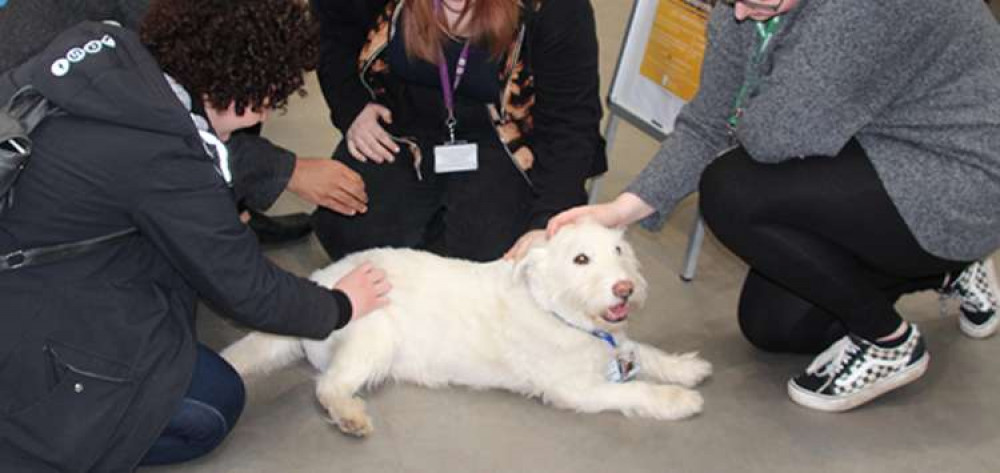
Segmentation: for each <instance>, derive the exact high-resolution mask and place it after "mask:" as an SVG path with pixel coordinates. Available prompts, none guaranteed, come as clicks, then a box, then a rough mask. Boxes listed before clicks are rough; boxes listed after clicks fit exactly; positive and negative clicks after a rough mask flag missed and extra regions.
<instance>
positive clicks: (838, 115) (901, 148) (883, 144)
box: [626, 0, 1000, 261]
mask: <svg viewBox="0 0 1000 473" xmlns="http://www.w3.org/2000/svg"><path fill="white" fill-rule="evenodd" d="M752 23H753V22H752V21H749V20H748V21H744V22H738V21H736V20H735V19H734V17H733V12H732V9H731V8H730V7H726V6H724V5H721V4H720V6H719V7H717V8H716V9H715V11H714V12H713V14H712V17H711V20H710V22H709V33H708V50H707V52H706V55H705V61H704V64H703V66H702V77H701V86H700V89H699V91H698V94H697V95H696V96H695V98H694V99H693V100H692V101H691V102H690V103H689V104H687V106H685V107H684V109H683V110H682V111H681V113H680V116H679V117H678V119H677V123H676V125H675V130H674V132H673V133H672V134H671V135H670V137H669V138H667V140H665V141H664V142H663V144H662V146H661V148H660V150H659V152H658V153H657V154H656V156H655V157H654V158H653V159H652V161H651V162H650V163H649V165H648V166H647V167H646V169H645V170H643V172H642V173H641V174H640V175H639V176H638V177H637V178H636V179H635V181H633V182H632V183H631V185H630V186H629V187H628V188H627V189H626V190H627V191H628V192H632V193H635V194H637V195H638V196H639V197H640V198H642V200H644V201H645V202H647V203H648V204H650V205H652V206H653V207H655V208H656V209H657V213H655V214H654V215H652V216H651V217H649V218H647V219H646V220H645V221H643V222H642V223H643V224H644V225H645V226H647V227H650V228H656V227H658V226H659V225H661V224H662V222H663V220H664V219H665V217H666V215H667V214H668V213H669V212H670V211H671V210H672V209H673V207H674V206H675V205H676V204H677V202H678V201H679V200H680V199H682V198H683V197H685V196H686V195H688V194H690V193H692V192H694V191H695V190H696V188H697V183H698V179H699V176H700V175H701V173H702V171H703V170H704V169H705V167H706V166H707V165H708V164H709V162H711V161H712V159H714V157H715V156H717V155H718V154H719V153H720V152H721V151H722V150H724V149H725V148H727V147H728V145H729V141H728V138H727V133H726V128H725V119H726V118H727V117H728V116H729V115H730V113H731V111H732V106H733V100H734V98H735V96H736V94H737V91H738V90H739V88H740V86H741V84H742V83H743V78H744V74H745V72H746V70H747V62H748V59H749V56H750V54H751V52H752V51H753V50H754V49H755V48H756V45H757V37H756V33H755V31H754V26H753V24H752ZM765 54H766V55H767V56H766V59H765V60H764V61H763V62H762V63H761V65H760V69H759V70H758V71H757V72H758V73H759V74H760V75H761V76H762V79H761V81H760V82H759V85H758V87H757V88H756V89H755V90H754V91H753V92H752V93H751V94H750V96H751V98H750V99H749V102H748V104H747V106H746V110H745V114H744V115H743V118H742V120H741V122H740V125H739V128H738V129H737V132H736V138H737V139H738V141H739V143H740V144H741V145H742V146H743V147H744V148H745V149H746V150H747V151H748V152H749V154H750V155H751V156H752V157H753V158H754V159H755V160H757V161H759V162H763V163H777V162H781V161H785V160H788V159H795V158H798V157H803V156H834V155H836V154H837V152H838V151H839V150H840V149H841V148H842V147H843V146H844V145H845V144H846V143H847V142H848V140H849V139H850V138H851V137H856V138H857V139H858V141H859V142H860V143H861V145H862V147H863V148H864V149H865V151H866V152H867V153H868V155H869V157H870V159H871V161H872V164H873V165H874V167H875V169H876V171H877V173H878V175H879V177H880V178H881V180H882V182H883V184H884V186H885V188H886V190H887V191H888V193H889V196H890V198H891V199H892V201H893V203H894V204H895V205H896V208H897V209H898V210H899V213H900V215H902V217H903V220H904V221H905V222H906V224H907V225H908V226H909V228H910V230H911V231H912V232H913V234H914V235H915V236H916V238H917V240H918V241H919V242H920V244H921V246H922V247H923V248H924V249H925V250H927V251H928V252H930V253H932V254H934V255H936V256H939V257H942V258H946V259H951V260H957V261H971V260H975V259H979V258H982V257H983V256H986V255H988V254H990V253H991V252H992V251H994V250H995V249H996V248H997V247H998V246H1000V26H998V25H997V23H996V20H995V19H994V18H993V17H992V16H991V15H990V13H989V11H988V8H987V7H986V6H985V5H984V4H983V2H981V1H979V0H948V1H941V0H800V2H799V5H798V6H797V7H796V8H794V9H793V10H792V11H790V12H788V13H786V14H785V18H783V20H782V26H781V28H780V30H779V32H778V33H777V35H776V36H775V38H774V40H772V42H771V45H770V46H769V51H766V52H765ZM817 178H822V177H821V176H817Z"/></svg>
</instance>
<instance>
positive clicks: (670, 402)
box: [649, 386, 705, 420]
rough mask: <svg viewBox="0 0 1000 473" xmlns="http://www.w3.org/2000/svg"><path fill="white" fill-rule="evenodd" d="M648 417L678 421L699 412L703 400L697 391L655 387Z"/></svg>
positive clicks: (672, 387) (703, 402) (677, 387)
mask: <svg viewBox="0 0 1000 473" xmlns="http://www.w3.org/2000/svg"><path fill="white" fill-rule="evenodd" d="M654 396H655V404H654V405H653V406H652V409H651V412H650V413H649V414H650V417H653V418H656V419H662V420H678V419H683V418H685V417H691V416H693V415H695V414H697V413H699V412H701V409H702V406H704V404H705V400H704V399H703V398H702V397H701V394H700V393H698V391H693V390H691V389H687V388H682V387H679V386H656V387H655V394H654Z"/></svg>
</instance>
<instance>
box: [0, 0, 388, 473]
mask: <svg viewBox="0 0 1000 473" xmlns="http://www.w3.org/2000/svg"><path fill="white" fill-rule="evenodd" d="M310 20H311V18H310V16H309V14H308V10H307V8H306V7H305V6H304V5H302V4H300V3H298V2H291V1H288V0H242V1H239V2H232V1H228V0H154V2H153V4H152V6H151V7H150V13H149V16H148V17H147V19H146V22H145V24H144V28H143V33H142V38H141V41H140V38H139V37H138V36H137V35H136V34H135V33H133V32H131V31H130V30H127V29H124V28H121V27H118V26H116V25H112V24H106V23H94V22H90V23H82V24H79V25H78V26H76V27H73V28H72V29H70V30H68V31H66V32H65V33H63V34H61V35H60V36H58V37H57V38H56V39H55V40H54V41H53V42H52V43H51V44H50V45H49V47H47V48H46V49H45V50H44V51H42V52H41V53H39V54H38V55H36V56H34V57H33V58H32V59H31V60H29V61H28V62H27V63H25V64H24V65H22V66H20V67H18V68H17V69H15V70H14V71H13V73H12V74H6V75H3V76H0V93H2V92H3V91H4V90H6V89H8V87H7V86H6V85H5V84H7V83H10V84H15V85H17V84H21V85H23V84H31V85H33V86H34V87H35V88H36V89H37V90H38V91H39V92H40V93H41V94H42V95H44V96H45V97H46V98H47V99H48V100H49V101H50V102H51V103H52V104H54V105H55V106H57V107H58V108H59V109H60V112H59V113H58V114H57V115H54V116H50V117H48V118H46V119H45V120H44V121H43V122H42V123H41V124H40V125H39V126H38V127H37V128H35V130H34V132H33V133H32V135H31V138H32V141H33V153H32V156H31V158H30V161H29V162H28V165H27V167H26V168H25V169H24V171H23V172H21V174H20V177H19V179H18V181H17V183H16V186H15V188H14V191H15V198H14V199H13V205H12V206H11V207H10V208H8V209H7V210H6V211H5V212H4V213H3V214H2V215H0V255H5V256H2V257H0V294H2V298H3V302H2V309H0V312H2V317H0V465H2V468H0V469H2V470H3V471H31V472H121V471H131V470H133V469H134V468H135V467H136V466H137V465H138V464H139V463H140V461H143V459H145V463H147V464H152V463H165V462H176V461H182V460H186V459H189V458H193V457H196V456H198V455H203V454H205V453H206V452H208V451H210V450H211V449H212V448H214V447H215V446H216V445H218V444H219V443H220V442H221V441H222V439H223V438H224V437H225V435H226V433H227V432H228V431H229V430H230V429H232V427H233V425H232V424H233V422H235V420H236V418H237V417H238V416H239V413H240V410H241V409H242V405H243V385H242V382H241V381H240V380H239V377H238V375H237V374H236V373H235V371H233V370H232V368H231V367H229V366H228V365H227V364H226V363H225V362H224V361H223V360H222V359H221V358H220V357H219V356H218V355H216V354H215V353H213V352H212V351H211V350H208V349H207V348H205V347H200V348H199V347H198V344H197V342H196V334H195V333H194V331H195V324H194V317H195V305H196V299H197V298H198V297H199V296H200V297H201V298H203V299H204V300H206V301H208V302H209V303H210V304H212V305H213V306H215V307H216V308H218V309H219V311H220V312H221V313H223V314H225V315H227V316H230V317H232V318H233V319H234V320H236V321H238V322H241V323H243V324H246V325H248V326H250V327H253V328H255V329H258V330H263V331H268V332H274V333H282V334H288V335H293V336H300V337H310V338H317V339H321V338H324V337H327V336H328V335H329V334H330V332H331V331H333V330H336V329H339V328H342V327H344V326H345V325H346V324H348V323H349V322H350V321H351V320H352V319H354V318H357V317H361V316H363V315H365V314H367V313H368V312H369V311H370V310H372V309H373V308H375V307H378V306H380V305H381V304H384V303H385V302H386V299H385V294H386V293H387V291H388V290H389V285H388V283H387V282H386V281H385V276H384V273H382V272H381V271H380V270H378V269H375V268H372V267H371V266H370V265H363V266H361V267H360V268H358V269H357V270H355V271H354V272H352V273H350V274H349V275H347V276H345V277H344V278H343V279H341V280H340V281H338V282H337V283H336V285H335V287H334V288H332V290H331V288H326V287H320V286H318V285H316V284H315V283H312V282H310V281H307V280H304V279H301V278H298V277H296V276H294V275H292V274H289V273H287V272H285V271H283V270H281V269H279V268H278V267H276V266H275V265H274V264H272V263H271V262H269V261H268V260H267V259H265V258H264V257H263V256H262V255H261V251H260V248H259V246H258V243H257V241H256V240H255V238H254V237H253V234H252V233H251V232H250V230H249V229H248V228H247V227H246V226H245V225H242V224H241V223H240V221H239V218H238V214H237V212H236V209H235V206H234V202H233V197H234V196H233V192H232V190H231V188H230V187H229V185H228V181H229V180H230V178H231V177H232V174H231V171H230V170H229V167H228V150H227V149H226V148H225V146H223V145H222V141H224V140H225V139H226V137H227V135H229V134H230V133H232V132H233V131H234V130H236V129H238V128H241V127H246V126H251V125H254V124H255V123H258V122H259V121H261V120H262V119H264V118H265V117H266V115H267V111H268V110H269V109H271V108H280V107H282V106H283V105H284V104H285V103H286V99H287V97H288V96H289V95H290V94H292V93H294V92H296V91H297V90H299V89H300V88H301V87H302V84H303V72H304V71H305V70H306V69H307V68H308V67H309V66H310V62H311V61H313V60H314V58H313V56H312V55H311V53H312V52H313V51H311V50H314V49H315V45H314V44H315V42H314V34H315V28H314V25H313V24H312V23H311V21H310ZM246 50H252V51H253V52H254V54H252V55H247V54H246V53H245V51H246ZM7 85H9V84H7ZM128 228H135V229H137V232H135V233H133V234H131V236H128V237H124V238H117V239H114V240H111V241H110V242H105V243H103V244H92V245H90V246H88V247H87V249H86V252H84V253H80V254H75V255H65V254H64V255H62V256H61V259H58V260H56V261H46V262H40V263H36V264H32V262H31V261H25V260H23V259H18V255H20V254H22V253H20V252H21V251H25V250H31V249H38V248H52V247H53V245H59V244H64V243H68V242H79V241H83V240H87V239H90V238H92V237H96V236H101V235H107V234H110V233H114V232H119V231H121V230H125V229H128ZM21 264H23V266H19V265H21Z"/></svg>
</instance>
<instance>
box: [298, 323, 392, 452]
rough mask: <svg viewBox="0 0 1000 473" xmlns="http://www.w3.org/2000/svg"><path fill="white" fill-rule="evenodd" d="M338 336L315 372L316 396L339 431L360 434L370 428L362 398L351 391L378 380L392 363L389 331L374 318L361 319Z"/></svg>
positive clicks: (364, 433) (356, 390)
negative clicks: (323, 366)
mask: <svg viewBox="0 0 1000 473" xmlns="http://www.w3.org/2000/svg"><path fill="white" fill-rule="evenodd" d="M363 322H366V323H365V324H364V326H361V323H359V326H357V327H354V330H353V331H352V332H351V333H350V335H349V336H346V337H344V338H343V339H341V340H339V341H338V343H337V346H336V352H335V353H334V354H333V358H332V360H331V362H330V365H329V366H328V367H327V368H326V370H325V371H324V372H323V373H322V374H321V375H320V376H319V378H318V379H317V383H316V397H317V399H319V402H320V404H322V405H323V407H325V408H326V410H327V412H328V413H329V414H330V419H331V420H332V421H333V422H334V423H335V424H337V427H338V428H340V430H341V431H343V432H344V433H347V434H351V435H355V436H358V437H364V436H366V435H368V434H370V433H372V431H373V430H374V427H373V426H372V422H371V419H370V418H369V417H368V413H367V412H366V410H365V401H364V400H363V399H361V398H360V397H357V396H355V394H356V393H357V392H358V391H359V390H360V389H362V388H363V387H364V386H366V385H374V384H378V383H379V382H381V381H382V380H383V379H385V377H386V376H387V375H388V373H389V370H390V368H391V367H392V357H393V354H394V349H395V342H394V341H393V338H392V332H391V330H390V328H389V327H387V326H385V325H384V324H379V323H375V322H376V321H375V320H364V321H363Z"/></svg>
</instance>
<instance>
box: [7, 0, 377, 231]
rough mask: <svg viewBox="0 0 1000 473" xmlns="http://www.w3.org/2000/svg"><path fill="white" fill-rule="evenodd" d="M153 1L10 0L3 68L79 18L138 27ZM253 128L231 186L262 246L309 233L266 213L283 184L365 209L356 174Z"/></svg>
mask: <svg viewBox="0 0 1000 473" xmlns="http://www.w3.org/2000/svg"><path fill="white" fill-rule="evenodd" d="M149 3H150V0H12V1H10V2H8V3H7V4H6V5H5V6H4V7H3V8H0V31H2V32H3V41H0V72H2V71H6V70H9V69H12V68H13V67H14V66H17V65H18V64H20V63H22V62H23V61H24V60H26V59H27V58H29V57H31V56H32V55H34V54H36V53H38V52H39V51H40V50H41V49H42V48H44V47H45V45H47V44H48V42H49V41H51V40H52V38H54V37H55V36H56V35H57V34H59V33H60V32H62V31H63V30H65V29H67V28H69V27H71V26H73V25H75V24H76V23H78V22H80V21H85V20H93V21H103V20H114V21H117V22H119V23H121V24H122V26H124V27H126V28H129V29H133V30H136V31H137V30H138V28H139V24H140V22H141V21H142V18H143V16H144V15H145V14H146V10H147V9H148V8H149ZM252 128H253V129H255V130H256V132H253V133H249V132H248V133H238V134H235V135H233V137H232V138H230V140H229V141H227V143H226V144H227V145H228V146H229V149H230V154H231V157H232V158H231V159H232V163H231V167H232V170H233V181H234V182H233V189H234V190H235V192H236V195H237V200H238V201H239V204H240V206H241V207H244V208H246V209H247V210H248V212H249V216H250V219H249V221H248V222H247V223H248V225H250V228H252V229H253V230H254V232H255V233H256V234H257V236H258V238H259V239H260V241H261V243H280V242H284V241H290V240H296V239H298V238H299V237H301V236H304V235H306V234H308V233H309V232H310V230H311V227H310V224H309V217H308V215H307V214H302V213H298V214H291V215H282V216H277V217H271V216H268V215H265V214H263V213H262V212H263V211H264V210H266V209H268V208H269V207H271V206H272V205H273V204H274V203H275V201H277V199H278V197H279V196H280V195H281V193H282V192H284V191H285V190H286V189H287V190H290V191H292V192H294V193H295V194H297V195H298V196H300V197H302V198H303V199H305V200H306V201H308V202H310V203H312V204H315V205H318V206H323V207H327V208H329V209H331V210H332V211H335V212H338V213H342V214H345V215H353V214H356V213H359V212H364V211H365V203H366V201H367V195H366V194H365V189H364V182H363V181H362V180H361V177H360V176H358V174H357V173H355V172H354V171H352V170H350V169H348V168H347V167H346V166H344V165H343V164H341V163H339V162H331V161H329V160H326V159H316V158H304V157H296V156H295V154H294V153H292V152H291V151H288V150H286V149H283V148H281V147H279V146H275V145H274V144H272V143H271V142H270V141H268V140H267V139H264V138H262V137H260V136H259V134H260V127H259V126H257V127H252Z"/></svg>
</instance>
